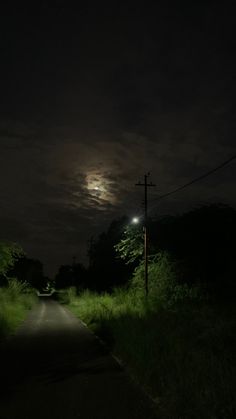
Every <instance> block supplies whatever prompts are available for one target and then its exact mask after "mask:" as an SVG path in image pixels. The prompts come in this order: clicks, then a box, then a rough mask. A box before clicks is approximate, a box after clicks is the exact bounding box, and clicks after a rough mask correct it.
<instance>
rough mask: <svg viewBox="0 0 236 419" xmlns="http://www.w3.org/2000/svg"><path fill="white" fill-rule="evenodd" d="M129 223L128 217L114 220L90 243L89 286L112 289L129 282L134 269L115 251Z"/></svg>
mask: <svg viewBox="0 0 236 419" xmlns="http://www.w3.org/2000/svg"><path fill="white" fill-rule="evenodd" d="M127 223H128V218H127V217H121V218H119V219H117V220H114V221H112V222H111V224H110V226H109V227H108V229H107V231H106V232H104V233H102V234H100V236H99V237H98V238H97V239H96V240H93V241H92V242H91V243H90V246H89V249H88V256H89V259H90V267H89V271H88V274H89V275H88V276H89V277H88V286H89V288H92V289H95V290H96V291H111V290H112V288H114V287H116V286H120V285H124V284H126V283H127V281H128V279H129V277H130V275H131V272H132V271H131V269H130V267H127V266H126V264H125V263H124V261H123V260H121V259H120V258H118V257H117V253H116V251H115V245H116V244H117V243H118V242H119V241H120V240H121V238H122V236H123V233H124V229H125V228H126V226H127Z"/></svg>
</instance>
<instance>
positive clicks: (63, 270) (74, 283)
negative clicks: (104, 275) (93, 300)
mask: <svg viewBox="0 0 236 419" xmlns="http://www.w3.org/2000/svg"><path fill="white" fill-rule="evenodd" d="M86 279H87V272H86V269H85V267H84V266H83V265H82V264H81V263H75V264H73V265H62V266H60V268H59V271H58V273H57V274H56V277H55V286H56V288H57V289H63V288H68V287H76V288H77V289H79V288H85V287H86Z"/></svg>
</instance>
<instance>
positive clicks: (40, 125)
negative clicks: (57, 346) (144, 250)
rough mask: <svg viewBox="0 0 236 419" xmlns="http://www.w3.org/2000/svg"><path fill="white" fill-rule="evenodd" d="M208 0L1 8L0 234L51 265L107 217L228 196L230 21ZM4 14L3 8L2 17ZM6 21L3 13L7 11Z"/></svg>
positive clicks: (78, 250) (234, 200) (231, 192)
mask: <svg viewBox="0 0 236 419" xmlns="http://www.w3.org/2000/svg"><path fill="white" fill-rule="evenodd" d="M232 16H233V15H232V14H231V13H230V10H229V9H226V8H224V7H220V8H219V7H218V5H216V4H215V2H210V1H208V2H206V4H205V5H204V7H203V6H202V5H200V4H192V3H191V2H190V3H188V4H187V3H186V4H185V2H184V3H183V6H182V7H180V5H179V4H177V3H176V2H175V4H174V3H169V2H167V3H166V4H160V3H158V4H155V5H153V6H150V7H149V6H145V7H144V8H143V7H142V8H139V6H138V5H136V7H135V8H131V7H130V5H129V2H128V3H127V4H125V5H121V4H120V5H117V6H115V5H114V4H112V5H111V6H109V7H108V8H106V10H104V11H103V10H101V6H100V5H99V8H98V6H96V5H95V6H92V5H90V6H85V5H84V6H83V5H81V6H80V7H79V9H73V10H72V9H70V8H69V6H67V5H65V4H64V2H59V3H58V5H57V7H56V8H55V7H53V8H52V7H49V6H46V3H44V2H42V6H40V7H39V9H38V11H37V13H35V11H34V8H30V9H28V8H27V9H25V8H23V6H22V7H21V9H20V10H17V9H15V10H13V11H12V10H10V11H9V10H8V12H7V14H6V17H5V20H3V21H2V27H1V28H2V30H3V36H2V37H1V40H0V43H1V45H2V46H3V54H2V66H1V70H0V72H1V73H0V75H1V79H0V80H1V101H0V109H1V118H0V179H1V181H0V194H1V210H0V217H1V231H2V233H1V235H2V237H5V238H8V239H12V240H18V241H20V242H21V243H22V245H23V246H24V247H25V249H26V250H27V251H28V252H29V255H30V256H32V257H39V258H41V259H42V260H43V261H44V262H45V263H46V265H47V267H48V269H49V270H50V272H52V271H53V270H54V269H55V267H56V266H57V265H58V264H60V263H64V262H70V261H71V258H72V256H73V254H78V256H79V257H80V258H81V259H82V260H84V259H85V255H86V246H87V241H88V239H89V237H90V236H91V235H96V234H98V233H99V232H101V231H102V230H104V229H105V228H106V227H107V226H108V224H109V222H110V221H111V220H112V218H114V217H116V216H119V215H122V214H124V213H127V214H133V213H135V212H140V211H141V202H142V199H143V196H142V189H141V188H135V186H134V184H135V183H136V182H137V181H138V180H142V176H143V174H144V173H145V172H148V171H150V172H151V174H152V180H153V181H154V182H155V183H156V185H157V186H156V188H155V189H154V188H153V190H152V191H151V192H150V193H151V195H150V201H151V202H152V204H151V208H152V211H153V213H155V212H157V213H159V214H164V213H168V212H170V213H174V212H178V211H180V212H181V211H183V210H185V209H188V208H191V207H192V206H197V205H200V204H201V203H206V202H219V201H223V202H226V203H229V204H231V205H234V206H235V205H236V196H235V187H234V180H235V174H236V173H235V164H234V163H233V162H232V163H231V165H230V166H229V167H225V168H223V169H222V170H221V171H219V172H217V173H215V174H214V175H212V176H211V177H209V178H207V179H205V180H204V181H201V182H199V183H197V184H195V185H194V186H192V187H190V188H188V189H186V190H183V191H181V193H179V194H176V195H171V196H170V197H169V198H168V199H166V200H163V201H160V202H158V200H157V198H158V196H159V195H161V194H163V193H165V192H167V191H169V190H172V189H175V188H176V187H178V186H179V185H181V184H184V183H186V182H188V181H189V180H191V179H192V178H195V177H198V176H199V175H201V174H202V173H205V172H207V171H208V170H211V169H212V168H214V167H215V166H217V165H218V164H220V163H221V162H222V161H224V160H227V159H228V158H229V157H231V156H232V155H234V154H235V139H234V136H235V104H234V96H235V81H234V74H235V58H234V54H233V39H234V21H233V18H232ZM9 19H10V20H9ZM10 21H11V25H10V26H9V22H10Z"/></svg>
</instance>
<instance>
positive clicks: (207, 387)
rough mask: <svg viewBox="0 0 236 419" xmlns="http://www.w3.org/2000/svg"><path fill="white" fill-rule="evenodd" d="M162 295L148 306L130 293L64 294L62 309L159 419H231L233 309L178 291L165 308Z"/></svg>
mask: <svg viewBox="0 0 236 419" xmlns="http://www.w3.org/2000/svg"><path fill="white" fill-rule="evenodd" d="M172 279H173V278H172ZM136 280H137V278H136ZM171 284H172V286H173V289H174V288H175V284H174V282H173V281H172V282H171ZM161 287H162V294H161V298H156V300H155V293H156V292H157V291H156V289H155V290H154V291H153V292H152V291H151V294H150V298H149V299H148V300H147V299H146V298H145V297H144V293H143V292H141V289H139V287H134V286H132V287H130V288H128V289H116V290H114V292H113V293H112V294H107V293H104V294H102V295H99V294H96V293H92V292H90V291H85V292H82V293H81V294H80V295H78V296H76V294H75V292H71V293H70V296H71V297H70V301H69V304H68V307H69V308H70V309H71V310H72V311H73V312H74V313H75V314H76V315H77V316H78V317H79V318H81V319H82V320H83V321H84V322H86V323H87V324H88V326H89V327H90V328H91V329H92V330H93V331H94V332H95V333H97V334H98V335H99V336H100V337H101V338H102V339H104V340H105V341H106V342H107V343H108V344H109V345H110V346H111V348H112V350H113V351H114V352H115V353H116V354H117V355H118V356H120V357H121V358H122V359H123V361H124V362H125V363H126V365H127V367H128V368H129V369H130V371H131V372H132V374H133V376H135V377H136V379H137V380H138V381H139V383H140V384H141V385H142V386H144V387H145V388H146V390H147V391H148V392H149V393H150V394H151V395H152V397H153V398H154V399H155V401H156V406H157V407H156V408H157V413H158V414H159V416H160V417H162V418H163V419H180V418H181V419H198V418H199V417H201V418H203V419H204V418H205V419H218V418H219V419H220V418H224V419H231V418H232V419H233V418H235V417H236V401H235V397H234V393H235V389H236V369H235V358H234V357H235V355H234V354H235V353H236V338H235V336H236V334H235V332H236V330H235V329H236V328H235V324H236V322H235V314H236V312H235V308H233V307H232V306H231V307H225V306H222V307H220V306H216V305H214V304H210V303H209V302H206V301H204V300H201V299H196V293H195V292H193V291H191V290H189V292H187V290H186V289H185V288H184V290H183V292H182V291H181V290H180V289H179V288H178V290H177V291H178V293H179V294H180V298H179V299H178V298H177V297H176V295H175V296H173V295H172V297H173V302H172V304H169V305H168V304H165V303H163V301H164V302H165V292H164V288H165V287H164V285H163V284H162V286H161ZM167 292H168V295H170V289H169V288H168V287H167ZM186 294H187V297H186Z"/></svg>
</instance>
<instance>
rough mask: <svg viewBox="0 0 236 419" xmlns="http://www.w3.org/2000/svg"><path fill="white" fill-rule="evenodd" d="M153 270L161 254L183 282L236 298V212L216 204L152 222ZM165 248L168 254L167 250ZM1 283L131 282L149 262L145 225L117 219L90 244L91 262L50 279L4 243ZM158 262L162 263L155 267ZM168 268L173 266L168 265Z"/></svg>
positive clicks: (100, 286) (92, 285)
mask: <svg viewBox="0 0 236 419" xmlns="http://www.w3.org/2000/svg"><path fill="white" fill-rule="evenodd" d="M148 230H149V242H148V248H149V255H150V256H149V268H150V271H152V272H154V271H155V269H154V268H156V267H158V265H157V264H158V263H159V264H160V263H161V260H162V263H163V260H164V259H163V258H162V259H161V256H160V255H163V254H164V253H165V255H168V257H167V258H166V259H165V260H168V261H169V263H172V267H173V266H174V269H175V270H176V276H177V278H178V282H179V283H180V284H181V283H182V284H187V285H189V286H192V285H200V286H201V287H202V288H204V289H206V290H207V292H208V293H209V294H211V295H218V296H221V297H224V296H225V297H226V298H231V297H233V296H234V292H235V288H236V285H235V274H236V265H235V253H236V240H235V238H236V210H235V209H233V208H231V207H229V206H226V205H223V204H217V205H216V204H214V205H207V206H202V207H199V208H196V209H194V210H191V211H188V212H186V213H184V214H181V215H174V216H165V217H156V218H155V219H149V220H148ZM163 252H164V253H163ZM0 256H1V257H0V285H1V286H3V285H4V284H6V283H7V280H8V278H9V277H15V278H17V279H18V280H19V281H20V282H26V283H28V284H29V285H31V286H32V287H34V288H37V289H39V290H43V289H45V288H46V287H48V285H49V284H51V286H52V285H53V286H55V287H56V288H57V289H64V288H67V287H71V286H74V287H76V289H77V290H78V291H79V290H82V289H90V290H94V291H97V292H104V291H108V292H110V291H112V289H113V288H115V287H121V286H128V284H129V282H130V279H131V278H132V277H133V276H134V275H135V272H136V274H137V270H138V269H139V272H140V274H141V271H142V261H143V231H142V223H140V224H138V225H131V224H130V220H129V219H128V217H126V216H123V217H121V218H119V219H116V220H113V221H112V222H111V224H110V225H109V227H108V229H107V230H106V231H105V232H103V233H101V234H100V235H99V236H98V237H97V238H95V239H93V240H91V241H90V243H89V246H88V260H89V265H88V267H85V266H84V265H83V264H81V263H73V264H70V265H69V264H68V265H62V266H60V267H59V270H58V273H57V274H56V276H55V278H53V279H51V281H50V280H49V278H47V277H46V276H45V275H44V273H43V265H42V263H41V262H40V261H39V260H34V259H30V258H28V257H27V256H26V255H25V254H24V252H23V250H22V249H21V248H20V246H18V245H16V244H10V243H0ZM155 264H156V265H155ZM165 269H167V267H166V268H165Z"/></svg>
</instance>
